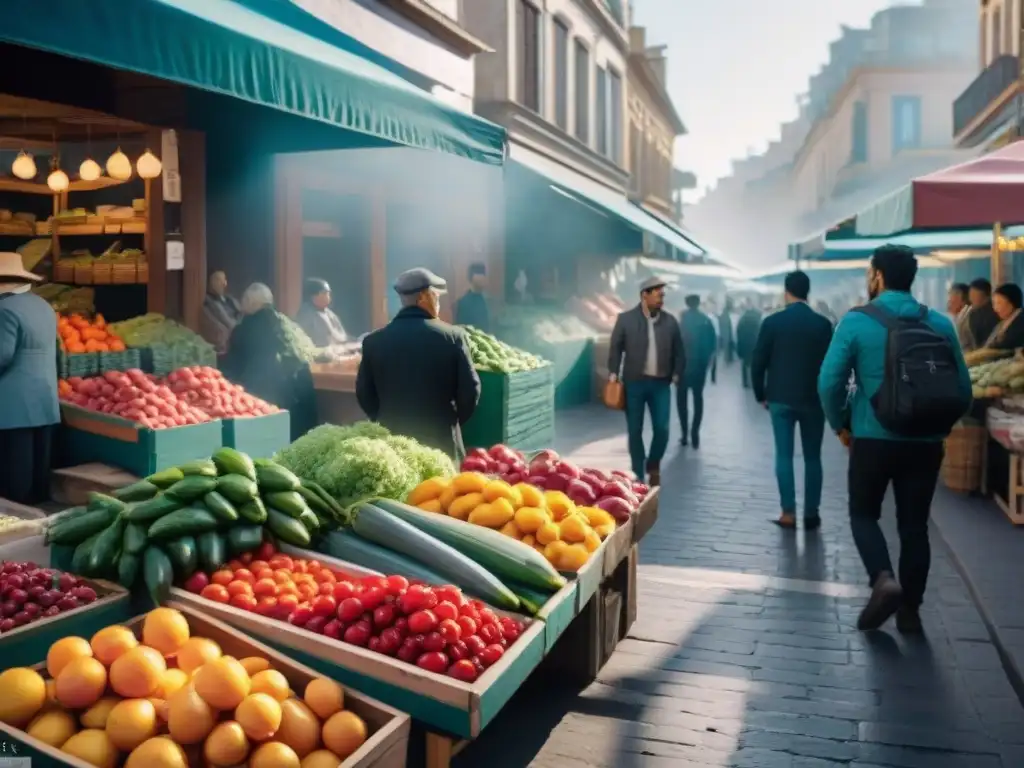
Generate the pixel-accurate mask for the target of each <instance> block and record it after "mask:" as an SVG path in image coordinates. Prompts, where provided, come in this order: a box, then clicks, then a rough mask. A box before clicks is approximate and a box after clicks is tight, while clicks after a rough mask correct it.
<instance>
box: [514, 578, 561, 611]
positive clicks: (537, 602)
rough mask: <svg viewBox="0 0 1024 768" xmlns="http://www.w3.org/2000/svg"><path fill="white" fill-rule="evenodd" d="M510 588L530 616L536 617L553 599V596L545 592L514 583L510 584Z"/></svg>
mask: <svg viewBox="0 0 1024 768" xmlns="http://www.w3.org/2000/svg"><path fill="white" fill-rule="evenodd" d="M508 588H509V589H511V590H512V591H513V592H515V593H516V597H518V598H519V603H520V605H521V606H522V609H523V610H524V611H525V613H526V614H527V615H528V616H536V615H537V614H538V613H540V611H541V609H542V608H543V607H544V606H545V604H546V603H547V601H548V600H550V599H551V595H549V594H547V593H545V592H538V591H537V590H536V589H533V588H531V587H528V586H526V585H525V584H519V583H517V582H514V581H510V582H508Z"/></svg>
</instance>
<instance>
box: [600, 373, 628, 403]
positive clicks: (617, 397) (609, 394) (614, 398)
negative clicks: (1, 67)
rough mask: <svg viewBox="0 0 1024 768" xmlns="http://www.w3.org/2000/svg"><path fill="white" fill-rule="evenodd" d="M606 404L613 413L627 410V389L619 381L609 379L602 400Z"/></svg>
mask: <svg viewBox="0 0 1024 768" xmlns="http://www.w3.org/2000/svg"><path fill="white" fill-rule="evenodd" d="M601 399H602V400H603V401H604V404H605V405H606V406H607V407H609V408H611V409H612V410H613V411H624V410H626V388H625V387H624V386H622V382H621V381H619V380H618V379H608V381H606V382H605V384H604V393H603V396H602V398H601Z"/></svg>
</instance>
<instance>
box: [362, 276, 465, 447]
mask: <svg viewBox="0 0 1024 768" xmlns="http://www.w3.org/2000/svg"><path fill="white" fill-rule="evenodd" d="M394 287H395V292H396V293H397V294H398V295H399V297H400V298H401V300H402V309H401V310H399V312H398V314H397V315H395V317H394V319H393V320H392V321H391V322H390V323H388V324H387V325H386V326H385V327H384V328H381V329H380V330H376V331H373V332H372V333H371V334H369V335H368V336H367V337H366V338H365V339H363V357H362V360H361V361H360V363H359V373H358V374H357V375H356V399H357V400H358V401H359V407H360V408H362V409H363V411H364V412H365V413H366V415H367V416H368V417H369V418H370V419H371V420H373V421H376V422H379V423H380V424H381V425H382V426H384V427H387V428H388V429H389V430H391V431H392V432H394V433H395V434H396V435H405V436H407V437H411V438H413V439H415V440H418V441H419V442H421V443H423V444H424V445H429V446H430V447H432V448H437V449H438V450H440V451H444V452H445V453H446V454H448V455H449V456H451V457H452V459H454V460H455V461H459V460H461V458H462V456H463V454H464V453H465V449H464V447H463V444H462V429H461V428H462V425H463V424H465V423H466V422H467V421H469V417H470V416H472V415H473V411H475V410H476V406H477V403H478V402H479V400H480V377H479V376H477V373H476V371H475V370H474V368H473V362H472V360H471V359H470V356H469V346H468V344H467V343H466V339H465V337H464V336H463V332H462V330H461V329H459V328H456V327H455V326H452V325H448V323H445V322H443V321H442V320H439V319H438V313H439V312H440V309H441V295H442V294H444V293H446V292H447V288H448V286H447V284H446V283H445V281H444V280H442V279H441V278H440V277H438V276H437V275H435V274H434V273H433V272H431V271H430V270H429V269H424V268H422V267H417V268H416V269H410V270H408V271H406V272H403V273H402V274H400V275H399V276H398V279H397V280H395V286H394Z"/></svg>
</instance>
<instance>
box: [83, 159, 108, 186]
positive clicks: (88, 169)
mask: <svg viewBox="0 0 1024 768" xmlns="http://www.w3.org/2000/svg"><path fill="white" fill-rule="evenodd" d="M102 175H103V169H102V168H100V164H99V163H97V162H96V161H95V160H93V159H92V158H91V157H87V158H86V159H85V160H83V161H82V164H81V165H80V166H78V178H80V179H81V180H82V181H96V179H98V178H99V177H100V176H102Z"/></svg>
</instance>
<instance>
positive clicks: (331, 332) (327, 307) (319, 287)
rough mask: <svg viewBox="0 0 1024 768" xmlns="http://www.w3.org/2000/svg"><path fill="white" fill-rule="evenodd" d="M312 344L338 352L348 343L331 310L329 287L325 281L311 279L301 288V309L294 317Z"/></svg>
mask: <svg viewBox="0 0 1024 768" xmlns="http://www.w3.org/2000/svg"><path fill="white" fill-rule="evenodd" d="M295 321H296V322H297V323H298V324H299V325H300V326H302V330H304V331H305V332H306V333H307V334H308V335H309V338H310V339H312V340H313V344H315V345H316V346H317V347H319V348H321V349H324V348H329V349H332V350H334V351H336V352H340V351H342V350H343V349H344V347H345V346H346V345H347V344H348V343H349V341H350V340H349V337H348V334H347V333H345V328H344V327H343V326H342V324H341V320H340V319H339V318H338V316H337V315H336V314H335V313H334V311H333V310H331V286H330V285H328V283H327V281H326V280H321V279H320V278H319V277H311V278H309V279H308V280H306V283H305V285H304V287H303V296H302V307H301V308H300V309H299V313H298V314H297V315H296V316H295Z"/></svg>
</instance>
